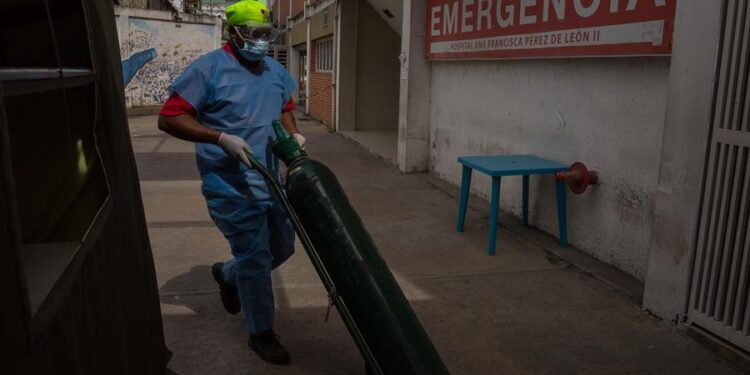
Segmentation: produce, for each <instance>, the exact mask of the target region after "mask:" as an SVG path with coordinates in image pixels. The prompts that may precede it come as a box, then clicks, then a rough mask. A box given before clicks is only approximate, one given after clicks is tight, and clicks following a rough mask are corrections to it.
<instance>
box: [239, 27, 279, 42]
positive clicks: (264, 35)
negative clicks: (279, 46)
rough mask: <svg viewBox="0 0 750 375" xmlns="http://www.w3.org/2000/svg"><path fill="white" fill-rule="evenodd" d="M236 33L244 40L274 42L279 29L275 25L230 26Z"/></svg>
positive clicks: (277, 36)
mask: <svg viewBox="0 0 750 375" xmlns="http://www.w3.org/2000/svg"><path fill="white" fill-rule="evenodd" d="M232 27H234V30H235V31H236V32H237V34H238V35H239V36H240V37H241V38H242V40H244V41H245V42H248V41H250V42H253V41H261V40H262V41H264V42H268V43H273V42H275V41H276V40H277V39H278V38H279V36H281V31H280V30H279V29H277V28H275V27H246V26H232Z"/></svg>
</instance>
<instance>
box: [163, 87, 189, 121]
mask: <svg viewBox="0 0 750 375" xmlns="http://www.w3.org/2000/svg"><path fill="white" fill-rule="evenodd" d="M159 114H160V115H162V116H167V117H174V116H179V115H190V116H192V117H193V118H195V117H197V116H198V113H197V112H196V111H195V108H193V106H192V105H190V103H188V101H187V100H185V99H183V98H182V97H181V96H180V95H179V94H178V93H174V94H172V96H170V97H169V99H167V101H166V102H164V106H162V107H161V111H160V112H159Z"/></svg>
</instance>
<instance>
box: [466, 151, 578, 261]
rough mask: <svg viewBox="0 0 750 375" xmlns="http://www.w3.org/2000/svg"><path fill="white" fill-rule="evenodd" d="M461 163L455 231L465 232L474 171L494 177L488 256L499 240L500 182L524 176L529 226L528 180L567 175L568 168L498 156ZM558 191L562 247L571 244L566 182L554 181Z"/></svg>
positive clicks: (533, 158)
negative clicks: (531, 177)
mask: <svg viewBox="0 0 750 375" xmlns="http://www.w3.org/2000/svg"><path fill="white" fill-rule="evenodd" d="M458 162H459V163H461V165H462V166H463V174H462V177H461V202H460V205H459V208H458V222H457V224H456V230H457V231H459V232H463V231H464V219H465V218H466V205H467V204H468V202H469V188H470V187H471V171H472V170H475V169H476V170H477V171H479V172H482V173H484V174H487V175H489V176H490V177H492V194H491V196H490V235H489V244H488V245H487V253H488V254H489V255H495V239H496V238H497V217H498V210H499V208H500V180H501V178H502V177H503V176H523V223H524V225H529V176H530V175H543V174H551V175H553V177H552V178H554V174H555V173H557V172H562V171H567V170H568V166H567V165H564V164H560V163H556V162H554V161H550V160H547V159H543V158H540V157H538V156H534V155H498V156H460V157H459V158H458ZM555 184H556V186H555V187H556V191H557V222H558V225H559V231H560V247H565V246H566V244H567V242H568V223H567V213H566V208H565V190H566V187H567V185H566V184H565V182H563V181H555Z"/></svg>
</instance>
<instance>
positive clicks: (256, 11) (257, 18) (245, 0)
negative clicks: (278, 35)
mask: <svg viewBox="0 0 750 375" xmlns="http://www.w3.org/2000/svg"><path fill="white" fill-rule="evenodd" d="M227 24H228V25H229V26H245V27H271V26H272V24H271V11H270V10H268V7H266V5H265V4H264V3H263V2H261V1H258V0H241V1H238V2H236V3H234V4H232V5H230V6H228V7H227Z"/></svg>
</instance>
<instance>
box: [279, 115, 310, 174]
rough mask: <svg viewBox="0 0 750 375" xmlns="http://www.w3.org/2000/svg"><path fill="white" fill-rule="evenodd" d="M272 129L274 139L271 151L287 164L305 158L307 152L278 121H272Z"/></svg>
mask: <svg viewBox="0 0 750 375" xmlns="http://www.w3.org/2000/svg"><path fill="white" fill-rule="evenodd" d="M272 125H273V131H274V132H275V133H276V141H274V142H273V153H274V155H276V157H277V158H279V159H281V161H282V162H284V164H286V165H287V166H289V165H291V164H292V163H293V162H295V161H297V160H299V159H304V158H307V153H306V152H305V150H304V149H302V147H300V145H299V143H297V140H296V139H294V137H293V136H292V135H291V134H289V132H287V131H286V129H284V127H283V126H281V123H280V122H279V121H274V122H273V123H272Z"/></svg>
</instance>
